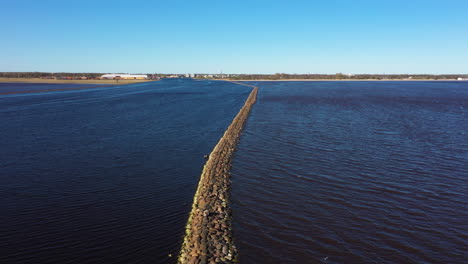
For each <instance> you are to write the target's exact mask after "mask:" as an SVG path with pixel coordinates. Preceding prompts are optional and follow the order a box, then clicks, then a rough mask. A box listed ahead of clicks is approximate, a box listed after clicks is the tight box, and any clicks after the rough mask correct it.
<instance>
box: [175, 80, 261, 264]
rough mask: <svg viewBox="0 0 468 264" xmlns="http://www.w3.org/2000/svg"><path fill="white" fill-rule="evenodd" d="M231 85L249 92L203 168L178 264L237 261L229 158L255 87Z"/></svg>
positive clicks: (253, 95)
mask: <svg viewBox="0 0 468 264" xmlns="http://www.w3.org/2000/svg"><path fill="white" fill-rule="evenodd" d="M232 83H235V84H239V85H244V86H249V87H252V88H253V90H252V91H251V92H250V94H249V96H248V98H247V100H246V101H245V103H244V105H243V106H242V108H241V109H240V111H239V113H238V114H237V115H236V117H235V118H234V119H233V121H232V123H231V124H230V125H229V127H228V128H227V129H226V131H225V132H224V134H223V136H222V137H221V139H220V140H219V141H218V143H217V144H216V146H215V147H214V148H213V150H212V152H211V153H210V155H209V156H208V161H207V162H206V164H205V165H204V167H203V171H202V173H201V176H200V180H199V183H198V187H197V191H196V192H195V196H194V198H193V204H192V210H191V212H190V215H189V218H188V221H187V225H186V227H185V236H184V241H183V243H182V247H181V250H180V253H179V256H178V263H180V264H192V263H236V262H238V254H237V249H236V247H235V245H234V242H233V238H232V228H231V214H232V213H231V205H230V193H229V190H230V177H231V175H230V169H231V159H232V155H233V154H234V151H235V149H236V146H237V143H238V142H239V138H240V134H241V132H242V130H243V128H244V125H245V123H246V121H247V118H248V117H249V113H250V111H251V109H252V106H253V105H254V104H255V102H256V98H257V93H258V88H257V87H256V86H253V85H248V84H242V83H237V82H232Z"/></svg>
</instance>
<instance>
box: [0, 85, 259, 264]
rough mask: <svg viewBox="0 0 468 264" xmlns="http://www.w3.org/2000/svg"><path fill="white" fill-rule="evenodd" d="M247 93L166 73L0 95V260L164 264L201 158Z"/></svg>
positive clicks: (178, 237)
mask: <svg viewBox="0 0 468 264" xmlns="http://www.w3.org/2000/svg"><path fill="white" fill-rule="evenodd" d="M59 86H60V85H59ZM57 87H58V86H57V85H50V86H47V85H43V84H41V85H31V84H3V85H2V86H0V93H1V92H6V91H8V92H11V91H31V90H36V91H37V90H51V89H54V88H57ZM77 87H78V88H79V87H83V86H82V85H73V86H71V85H67V86H66V87H65V86H63V85H61V86H60V88H67V89H68V88H70V89H73V88H77ZM250 90H251V89H250V88H248V87H243V86H240V85H236V84H231V83H227V82H216V81H193V80H167V81H166V80H164V81H160V82H150V83H139V84H133V85H127V86H117V87H105V88H93V89H87V90H71V91H60V92H42V93H23V94H11V95H1V96H0V106H1V107H0V120H1V124H2V125H1V129H0V146H1V152H0V212H1V214H0V263H35V264H36V263H174V262H175V260H176V259H175V257H169V256H168V254H173V255H177V253H178V250H179V248H180V244H181V242H182V237H183V233H184V227H185V224H186V221H187V217H188V213H189V211H190V208H191V202H192V199H193V195H194V193H195V189H196V186H197V183H198V179H199V176H200V172H201V169H202V166H203V164H204V162H205V160H204V158H203V155H205V154H208V153H209V152H210V151H211V149H212V148H213V147H214V145H215V144H216V143H217V141H218V140H219V138H220V137H221V136H222V134H223V133H224V131H225V129H226V128H227V126H228V125H229V124H230V122H231V121H232V119H233V118H234V116H235V115H236V114H237V112H238V111H239V109H240V108H241V107H242V105H243V102H244V101H245V99H246V98H247V96H248V94H249V93H250Z"/></svg>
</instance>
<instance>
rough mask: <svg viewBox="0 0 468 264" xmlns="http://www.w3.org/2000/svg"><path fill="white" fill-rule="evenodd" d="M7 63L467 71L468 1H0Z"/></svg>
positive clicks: (31, 66) (127, 69)
mask: <svg viewBox="0 0 468 264" xmlns="http://www.w3.org/2000/svg"><path fill="white" fill-rule="evenodd" d="M0 7H1V8H0V25H2V34H1V37H0V71H10V72H11V71H43V72H103V73H112V72H119V73H152V72H157V73H220V72H223V73H263V74H274V73H291V74H293V73H297V74H304V73H326V74H334V73H338V72H340V73H346V74H359V73H374V74H383V73H386V74H396V73H403V74H405V73H406V74H418V73H420V74H421V73H428V74H448V73H455V74H460V73H461V74H467V73H468V1H467V0H444V1H442V0H440V1H435V0H424V1H421V0H326V1H325V0H323V1H314V0H308V1H296V0H288V1H277V0H268V1H263V0H249V1H246V0H236V1H226V0H216V1H214V0H206V1H205V0H198V1H181V0H171V1H159V0H152V1H150V0H132V1H119V0H112V1H108V0H93V1H88V0H80V1H73V0H67V1H63V0H61V1H56V0H41V1H37V0H14V1H10V0H0Z"/></svg>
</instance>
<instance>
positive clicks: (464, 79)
mask: <svg viewBox="0 0 468 264" xmlns="http://www.w3.org/2000/svg"><path fill="white" fill-rule="evenodd" d="M457 80H459V81H468V78H458V79H457Z"/></svg>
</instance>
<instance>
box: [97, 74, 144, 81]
mask: <svg viewBox="0 0 468 264" xmlns="http://www.w3.org/2000/svg"><path fill="white" fill-rule="evenodd" d="M101 79H110V80H113V79H122V80H146V79H148V75H146V74H118V73H117V74H114V73H112V74H104V75H102V76H101Z"/></svg>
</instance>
